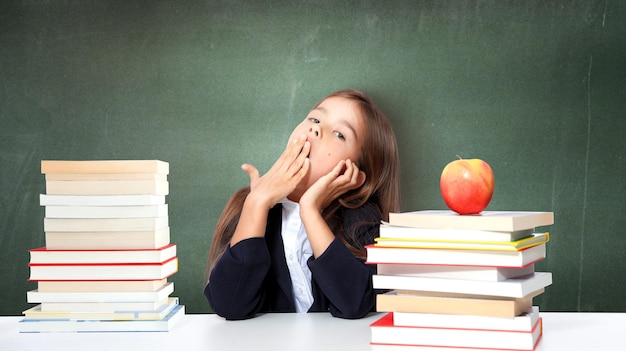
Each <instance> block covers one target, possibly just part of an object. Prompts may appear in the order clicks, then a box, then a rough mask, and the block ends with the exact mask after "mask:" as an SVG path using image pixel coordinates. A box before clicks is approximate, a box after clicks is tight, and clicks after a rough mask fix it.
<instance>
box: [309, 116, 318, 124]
mask: <svg viewBox="0 0 626 351" xmlns="http://www.w3.org/2000/svg"><path fill="white" fill-rule="evenodd" d="M309 121H311V122H313V123H315V124H319V123H320V120H319V119H317V118H315V117H309Z"/></svg>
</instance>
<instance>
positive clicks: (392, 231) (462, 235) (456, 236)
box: [379, 222, 534, 242]
mask: <svg viewBox="0 0 626 351" xmlns="http://www.w3.org/2000/svg"><path fill="white" fill-rule="evenodd" d="M379 231H380V233H379V236H380V237H381V238H396V239H412V240H418V241H421V240H423V241H435V240H441V241H447V240H452V241H465V242H473V241H479V242H480V241H516V240H520V239H523V238H527V237H529V236H531V235H533V231H534V228H529V229H522V230H517V231H511V232H506V231H504V232H502V231H492V230H475V229H441V228H416V227H405V226H399V225H393V224H390V223H388V222H382V223H381V225H380V230H379Z"/></svg>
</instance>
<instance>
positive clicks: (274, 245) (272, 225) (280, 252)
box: [265, 204, 296, 311]
mask: <svg viewBox="0 0 626 351" xmlns="http://www.w3.org/2000/svg"><path fill="white" fill-rule="evenodd" d="M282 209H283V206H282V205H281V204H278V205H276V206H274V207H273V208H272V209H271V210H270V212H269V214H268V218H267V230H266V232H265V239H266V241H267V245H268V249H269V252H270V257H271V259H272V264H271V268H270V270H271V272H272V274H273V275H274V277H275V279H276V281H277V282H278V285H279V287H280V289H281V290H282V291H283V294H284V296H286V297H287V300H288V301H289V306H290V308H291V309H293V311H295V306H296V304H295V301H294V297H293V286H292V284H291V276H290V275H289V267H287V260H286V258H285V248H284V246H283V238H282V234H281V232H282V213H283V211H282Z"/></svg>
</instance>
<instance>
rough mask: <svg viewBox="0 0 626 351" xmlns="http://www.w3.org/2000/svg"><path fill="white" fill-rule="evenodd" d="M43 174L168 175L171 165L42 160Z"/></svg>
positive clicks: (137, 161) (160, 163)
mask: <svg viewBox="0 0 626 351" xmlns="http://www.w3.org/2000/svg"><path fill="white" fill-rule="evenodd" d="M41 173H42V174H48V173H70V174H84V173H96V174H107V173H158V174H168V173H169V163H168V162H164V161H159V160H88V161H74V160H42V161H41Z"/></svg>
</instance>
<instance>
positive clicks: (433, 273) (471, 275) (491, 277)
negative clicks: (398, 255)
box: [376, 263, 535, 282]
mask: <svg viewBox="0 0 626 351" xmlns="http://www.w3.org/2000/svg"><path fill="white" fill-rule="evenodd" d="M376 269H377V273H378V274H381V275H407V276H414V277H427V278H446V279H468V280H486V281H494V282H497V281H502V280H505V279H510V278H518V277H522V276H525V275H529V274H532V273H534V272H535V265H534V264H532V263H531V264H529V265H527V266H524V267H487V266H453V265H422V264H388V263H381V264H378V265H377V267H376Z"/></svg>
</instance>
